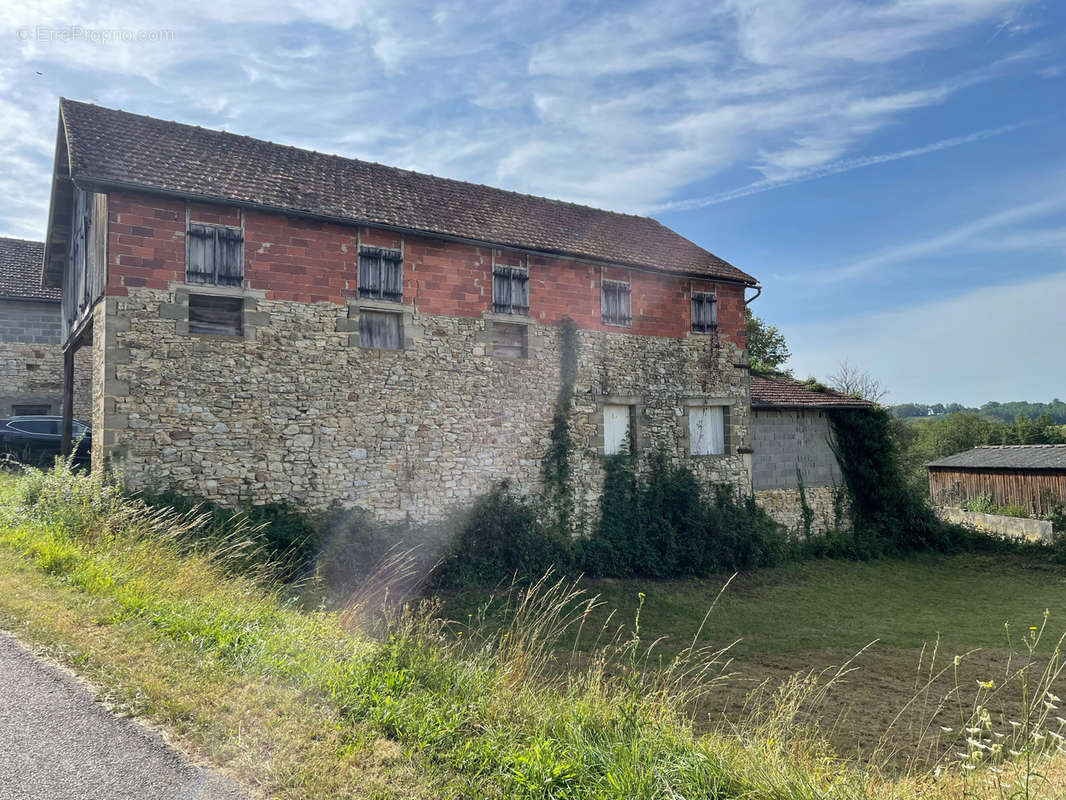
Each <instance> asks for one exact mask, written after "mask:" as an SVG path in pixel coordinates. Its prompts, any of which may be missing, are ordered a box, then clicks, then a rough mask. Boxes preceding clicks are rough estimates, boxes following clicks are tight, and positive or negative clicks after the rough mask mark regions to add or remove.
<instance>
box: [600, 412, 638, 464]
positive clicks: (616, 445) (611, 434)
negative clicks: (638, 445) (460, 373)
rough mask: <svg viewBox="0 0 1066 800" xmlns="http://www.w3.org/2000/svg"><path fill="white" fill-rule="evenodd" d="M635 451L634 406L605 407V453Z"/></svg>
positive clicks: (613, 454)
mask: <svg viewBox="0 0 1066 800" xmlns="http://www.w3.org/2000/svg"><path fill="white" fill-rule="evenodd" d="M631 452H633V406H622V405H605V406H604V407H603V454H604V455H605V456H616V455H621V454H626V453H631Z"/></svg>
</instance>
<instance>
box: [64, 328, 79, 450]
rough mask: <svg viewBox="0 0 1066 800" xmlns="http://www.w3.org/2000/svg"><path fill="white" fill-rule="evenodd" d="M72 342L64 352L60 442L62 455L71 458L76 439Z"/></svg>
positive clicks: (73, 347) (74, 347)
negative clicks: (74, 439)
mask: <svg viewBox="0 0 1066 800" xmlns="http://www.w3.org/2000/svg"><path fill="white" fill-rule="evenodd" d="M76 349H77V346H76V345H75V344H74V343H73V342H71V343H69V344H68V345H67V346H66V348H64V350H63V428H62V439H61V440H60V442H61V444H60V446H61V448H62V453H63V455H64V456H69V455H70V451H71V446H72V444H73V442H72V440H73V438H74V351H75V350H76Z"/></svg>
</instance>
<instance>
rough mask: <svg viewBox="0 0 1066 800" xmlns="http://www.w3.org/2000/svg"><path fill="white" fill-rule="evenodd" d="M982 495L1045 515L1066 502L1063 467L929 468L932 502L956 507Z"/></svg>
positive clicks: (1065, 476)
mask: <svg viewBox="0 0 1066 800" xmlns="http://www.w3.org/2000/svg"><path fill="white" fill-rule="evenodd" d="M1049 493H1050V495H1051V499H1050V501H1049V498H1048V494H1049ZM982 494H984V495H988V496H989V497H991V498H992V501H993V502H994V503H996V505H1001V506H1004V505H1008V504H1010V505H1019V506H1021V507H1022V508H1026V509H1028V510H1029V511H1030V513H1033V514H1046V513H1048V511H1049V510H1050V506H1051V504H1052V503H1054V502H1056V501H1057V502H1066V470H1030V471H1026V470H1018V469H960V468H958V467H930V468H929V496H930V497H931V498H932V501H933V505H937V506H957V505H960V504H961V503H963V502H965V501H966V500H969V499H971V498H974V497H977V496H979V495H982Z"/></svg>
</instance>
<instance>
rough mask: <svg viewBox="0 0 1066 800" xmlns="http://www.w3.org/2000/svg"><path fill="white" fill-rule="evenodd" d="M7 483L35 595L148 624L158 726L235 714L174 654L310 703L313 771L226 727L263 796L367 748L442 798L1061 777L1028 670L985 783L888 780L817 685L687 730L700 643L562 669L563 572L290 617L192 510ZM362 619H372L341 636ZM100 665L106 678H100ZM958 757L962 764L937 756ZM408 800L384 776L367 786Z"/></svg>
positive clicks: (65, 474) (911, 786) (1047, 718)
mask: <svg viewBox="0 0 1066 800" xmlns="http://www.w3.org/2000/svg"><path fill="white" fill-rule="evenodd" d="M4 493H5V494H6V497H5V498H4V499H3V501H2V502H0V548H3V550H4V551H5V552H6V553H8V554H11V553H15V554H19V558H20V559H21V561H22V563H24V564H25V565H26V566H27V567H30V568H32V569H33V570H34V571H35V573H36V574H38V575H42V576H43V575H48V576H51V578H50V580H51V581H53V583H52V584H50V585H53V586H56V587H62V589H63V591H66V592H69V593H70V594H71V596H72V597H73V596H80V597H82V598H84V601H85V602H83V603H81V604H80V605H81V606H84V605H86V604H87V603H88V602H91V603H92V604H93V605H94V606H95V607H96V609H97V610H96V612H95V613H96V614H97V617H96V622H95V625H96V627H98V628H103V629H108V630H114V631H116V632H117V635H119V636H121V635H124V634H123V632H127V631H128V632H130V634H129V635H131V636H132V635H133V632H135V631H138V630H142V629H143V630H148V631H151V632H152V633H153V635H152V636H151V637H141V638H138V639H137V642H138V646H140V647H143V648H145V650H146V652H144V654H143V656H142V657H143V658H145V659H147V660H150V661H151V662H152V663H159V664H161V665H162V664H164V663H165V664H166V665H167V669H166V670H165V671H164V673H163V674H161V675H160V676H159V677H157V678H154V679H153V680H152V688H151V692H152V696H153V697H154V698H155V699H156V700H155V702H156V703H158V704H160V705H162V706H165V708H166V709H168V711H167V712H166V715H168V716H172V717H174V718H178V717H179V716H180V715H181V714H184V715H185V717H188V716H189V715H190V714H197V715H198V714H204V715H206V716H209V715H210V714H212V713H213V712H215V713H225V712H224V710H223V709H222V708H221V707H222V706H225V705H226V704H227V703H231V702H243V700H240V701H238V700H230V699H229V698H226V701H225V702H222V701H223V698H222V697H210V696H205V695H197V698H196V699H195V700H192V699H190V698H188V697H182V696H180V695H175V694H173V692H175V691H177V690H179V688H180V687H182V686H185V685H187V683H185V682H187V681H188V680H190V678H189V676H188V675H187V674H186V673H184V672H182V670H183V669H185V667H184V666H183V665H185V664H188V663H190V659H193V658H194V659H196V660H199V661H200V662H201V663H203V664H204V665H205V667H204V668H205V669H206V668H207V667H206V665H208V664H210V673H209V674H211V675H215V676H225V677H226V680H227V681H228V682H229V684H230V685H234V684H239V683H244V684H245V685H247V686H248V687H249V691H251V695H250V697H254V696H255V695H256V693H257V692H258V693H263V694H268V693H270V692H272V691H274V688H273V687H278V688H279V689H284V690H286V691H287V690H292V691H293V692H295V693H296V696H298V697H300V698H303V700H301V701H300V702H307V701H310V702H313V703H316V704H318V705H320V706H321V707H323V708H324V709H328V712H329V715H330V716H332V719H333V722H332V723H330V725H331V727H329V728H328V729H324V730H322V731H320V732H317V735H324V736H327V737H331V738H329V741H331V742H334V743H335V744H336V746H335V747H334V749H333V751H332V752H333V755H332V756H331V758H332V761H329V760H324V761H321V762H319V763H318V764H317V769H316V770H314V771H308V770H301V769H299V767H298V766H297V762H298V760H293V759H291V758H288V757H287V755H288V754H289V753H290V752H293V751H297V752H298V751H300V749H301V748H303V747H313V745H314V737H315V736H316V731H314V730H313V729H312V730H308V731H306V732H304V731H302V730H301V731H299V735H301V736H308V739H307V741H306V742H302V741H301V742H297V743H293V742H288V741H277V740H272V739H271V738H270V737H271V736H273V735H275V734H274V732H273V731H272V726H269V725H264V726H263V729H262V730H258V729H257V730H255V731H245V734H244V735H246V736H254V737H265V740H266V741H265V743H264V745H263V746H261V747H260V746H258V745H257V746H256V753H258V754H260V757H262V758H263V759H266V760H267V762H268V763H267V764H266V765H263V766H261V767H258V768H255V769H248V770H247V771H244V772H242V775H243V776H244V777H245V779H246V780H250V781H253V782H254V783H255V784H256V788H258V789H260V790H262V791H263V792H265V793H266V794H268V795H270V796H283V797H291V798H295V797H301V798H309V797H331V796H336V791H337V789H336V787H337V785H338V782H339V781H340V779H341V778H342V777H343V776H339V775H338V774H337V772H338V770H339V769H340V768H342V767H343V769H344V770H345V771H349V770H350V771H359V770H360V769H363V770H366V769H368V768H370V767H372V765H373V764H374V763H375V760H374V759H373V758H371V757H370V754H369V752H367V751H368V750H369V749H370V748H375V750H377V749H382V748H387V747H389V746H391V747H393V748H395V750H396V755H395V756H394V761H395V759H397V758H402V759H403V760H405V761H406V762H407V763H412V764H414V769H415V773H416V775H417V783H418V784H419V785H420V786H422V787H433V793H434V794H436V795H437V796H440V797H472V796H477V797H507V798H543V799H544V800H548V799H549V798H571V799H572V800H579V799H581V798H589V800H599V799H600V798H603V799H604V800H605V799H606V798H656V799H658V798H668V797H670V798H672V797H691V798H696V797H699V798H712V800H713V798H721V799H722V800H725V799H726V798H736V797H748V798H782V797H788V798H793V800H815V798H825V797H827V796H833V797H842V798H854V800H859V799H860V798H862V799H863V800H897V798H899V799H901V798H904V797H908V798H910V797H914V796H915V793H916V787H917V786H919V785H920V786H921V787H922V788H921V794H922V796H924V797H929V798H947V797H952V796H957V795H958V793H959V792H960V790H961V789H963V788H965V789H966V790H968V791H970V792H971V795H970V796H973V797H987V798H993V797H995V798H1000V797H1006V796H1008V794H1006V793H1002V792H1000V791H999V790H998V789H997V788H996V785H994V784H993V785H991V786H989V785H986V784H985V783H984V779H985V778H986V777H989V778H991V777H993V776H996V775H998V774H1006V775H1008V777H1007V778H1006V779H1004V780H1006V781H1008V782H1009V783H1010V785H1011V786H1012V787H1013V786H1014V785H1015V782H1016V781H1020V782H1021V785H1022V787H1023V788H1022V790H1021V792H1020V793H1014V794H1013V795H1011V796H1014V797H1019V798H1022V797H1024V798H1036V797H1038V796H1040V797H1044V796H1046V797H1054V796H1058V794H1059V792H1060V790H1061V788H1062V785H1063V784H1062V783H1061V782H1052V780H1053V778H1049V777H1048V776H1054V775H1055V774H1056V773H1055V770H1056V768H1057V767H1056V764H1055V762H1054V761H1053V756H1054V754H1055V744H1056V742H1057V741H1058V740H1057V739H1055V738H1054V737H1053V736H1052V735H1051V734H1052V733H1055V735H1056V736H1058V735H1060V734H1059V729H1058V728H1057V727H1055V724H1054V720H1053V716H1051V715H1049V714H1047V713H1046V710H1045V709H1046V707H1045V706H1044V705H1043V703H1044V702H1045V699H1046V697H1047V692H1049V691H1050V689H1049V688H1048V687H1049V686H1050V681H1051V680H1052V679H1053V677H1054V676H1051V677H1044V673H1041V672H1040V669H1039V668H1037V667H1036V666H1034V667H1033V670H1032V673H1033V676H1034V677H1033V679H1032V681H1031V683H1030V684H1029V685H1030V686H1031V701H1030V702H1029V704H1028V705H1025V706H1024V707H1023V708H1022V709H1021V711H1020V712H1019V716H1018V718H1019V719H1021V720H1022V722H1021V724H1022V725H1024V726H1025V727H1024V728H1023V731H1024V733H1023V734H1022V735H1019V734H1018V733H1017V732H1008V733H1009V736H1010V738H1009V739H1008V740H1006V741H1005V743H1004V744H1003V746H1002V747H1001V748H999V750H998V751H997V753H998V755H997V759H996V760H994V761H993V764H992V765H993V766H995V768H996V769H998V770H1001V772H1000V773H994V772H992V771H990V770H988V769H987V768H986V767H985V766H984V762H983V761H982V760H981V759H979V758H977V757H976V756H973V755H971V754H970V752H969V750H968V747H967V744H966V743H965V742H964V740H963V738H959V739H958V741H959V742H960V744H959V745H958V746H957V747H954V748H951V749H950V750H947V751H945V754H944V755H943V757H942V758H941V760H940V761H939V762H938V764H939V766H940V767H941V771H940V772H939V777H937V775H935V774H934V773H933V772H922V773H921V774H914V775H910V776H907V777H905V778H904V779H902V780H899V781H896V780H891V779H886V778H884V777H883V776H882V775H880V774H878V773H877V772H867V771H864V770H863V769H862V767H861V766H859V765H855V764H851V763H848V762H846V761H843V760H841V759H839V758H837V757H836V756H835V755H834V754H833V753H832V752H831V751H830V750H829V749H827V747H826V746H825V745H824V744H823V743H822V742H821V741H820V740H819V738H818V735H817V733H816V732H815V731H812V729H811V728H810V726H809V725H807V724H804V722H803V719H802V716H801V709H802V708H803V703H804V698H805V697H810V696H812V695H817V694H818V693H819V692H821V690H822V686H821V684H819V681H818V679H817V678H816V677H812V678H810V679H808V680H802V679H801V680H797V681H793V682H791V683H790V684H788V685H787V686H786V687H785V688H784V689H782V691H781V692H778V693H775V694H773V696H772V702H770V703H768V704H767V705H766V706H765V707H764V708H763V709H762V710H761V711H760V713H759V714H757V715H755V716H753V717H751V718H750V719H749V721H748V722H741V723H737V724H736V725H735V726H725V727H717V728H715V729H712V730H710V731H708V732H706V733H704V734H696V733H694V732H693V723H694V721H695V720H694V717H693V714H694V713H695V709H697V708H698V707H699V705H698V701H699V699H700V698H701V697H703V696H704V695H706V694H707V693H708V692H711V691H714V690H715V687H716V686H718V685H719V683H718V682H719V680H720V678H719V675H720V673H721V671H722V668H723V664H724V658H725V654H724V653H723V651H721V650H718V649H716V648H714V647H713V646H710V647H705V646H704V645H703V634H702V631H701V630H699V629H697V630H695V631H693V632H692V639H691V642H692V644H691V645H690V646H688V647H686V648H684V649H683V650H681V651H680V652H679V653H678V654H677V655H676V656H669V657H664V658H659V657H657V656H656V655H655V650H654V649H651V650H649V646H648V644H647V643H646V641H645V640H644V639H643V638H642V634H641V624H640V617H639V608H640V606H639V605H638V611H637V615H636V616H635V618H634V619H633V620H632V624H631V625H627V626H625V627H624V628H622V629H620V630H615V629H612V628H611V627H607V628H606V629H605V630H604V638H603V639H602V641H601V643H600V644H598V645H594V646H593V647H591V648H590V649H589V650H587V651H586V652H585V653H583V654H582V657H581V658H580V659H578V658H575V659H573V660H572V661H571V662H570V663H569V664H566V663H565V662H563V663H560V662H559V660H558V653H559V652H560V651H562V652H565V649H564V648H565V642H566V640H567V639H568V637H573V636H576V635H578V634H579V632H580V630H581V628H582V627H583V626H584V625H586V624H587V623H588V620H589V619H590V614H591V613H592V611H594V610H595V608H596V601H595V600H594V599H591V598H588V597H587V596H585V595H583V593H582V592H581V591H580V590H579V589H578V588H576V587H575V586H574V585H573V584H571V583H568V582H566V581H555V580H554V579H548V580H542V581H539V582H534V583H533V584H532V585H530V586H528V587H524V588H519V589H517V590H516V592H515V595H514V602H513V605H512V606H511V607H510V609H509V613H508V615H507V620H508V621H507V624H506V626H505V627H504V628H503V629H502V630H499V629H497V628H496V627H495V626H485V625H483V624H482V623H481V619H480V615H478V614H474V615H472V616H471V617H470V618H468V619H467V620H466V621H465V622H463V623H455V622H447V621H445V620H443V619H441V618H440V616H439V615H438V614H437V613H436V612H435V608H434V607H433V606H432V605H425V604H422V605H418V606H406V607H401V608H393V609H392V610H385V611H381V612H379V613H377V614H370V613H369V611H371V610H368V609H357V608H351V607H349V608H345V609H342V610H339V611H337V612H332V611H325V610H321V609H318V610H313V611H303V610H300V608H299V606H297V605H296V604H294V603H293V602H292V600H291V599H290V598H289V597H288V596H287V595H286V591H285V589H284V586H283V584H280V583H278V582H277V581H276V576H275V574H274V573H272V572H270V571H265V572H262V571H261V572H258V573H256V574H235V573H234V572H233V571H232V570H230V569H229V568H228V563H229V561H230V559H231V558H233V557H234V555H233V554H234V553H235V552H239V551H240V549H241V548H242V547H244V546H245V545H244V543H243V540H240V539H238V541H234V542H228V543H226V542H217V543H216V544H215V546H213V547H212V548H211V549H206V548H189V547H188V546H187V543H188V542H190V541H203V539H202V537H198V536H196V534H195V529H196V526H197V525H198V524H200V522H201V521H200V520H197V519H194V518H190V517H189V516H188V515H181V514H177V513H175V512H173V511H164V510H158V509H155V510H153V509H152V508H150V507H149V506H147V505H146V504H145V503H144V502H143V501H139V500H137V499H131V498H128V497H124V496H123V495H122V493H121V492H119V491H118V490H117V489H116V488H114V487H112V486H110V485H109V484H107V483H106V482H105V481H104V480H103V479H101V478H99V477H95V476H88V475H78V474H72V473H71V472H70V471H69V470H68V469H67V468H66V467H65V465H63V464H60V465H59V466H58V467H57V468H56V469H55V470H52V471H49V472H47V473H42V472H37V471H32V470H30V471H27V472H26V473H25V474H24V475H23V476H21V477H19V478H16V479H14V483H13V484H10V485H8V486H7V487H5V489H4ZM5 563H6V562H5ZM5 607H8V608H10V607H11V604H10V603H7V602H6V601H5ZM20 613H23V614H27V615H32V614H33V613H34V612H33V611H32V610H29V609H23V610H22V611H21V612H20ZM371 617H373V619H374V622H373V624H366V625H364V626H360V627H353V621H355V620H367V619H368V618H371ZM371 631H372V632H373V635H371V634H370V633H368V632H371ZM1032 638H1033V640H1034V642H1036V637H1035V636H1034V637H1032ZM84 641H85V642H86V646H87V647H92V645H91V643H89V640H84ZM1034 646H1035V645H1034ZM90 652H91V653H92V657H93V658H109V657H113V656H111V655H110V654H109V652H108V651H104V650H91V651H90ZM1052 655H1054V653H1052ZM164 659H165V660H164ZM1052 660H1053V661H1055V663H1058V661H1057V660H1056V659H1054V658H1053V659H1052ZM1034 665H1035V662H1034ZM99 674H100V675H102V676H104V677H105V679H108V680H115V677H114V673H113V672H109V671H107V669H106V668H105V669H103V670H101V672H100V673H99ZM107 676H111V677H110V678H108V677H107ZM183 681H184V682H183ZM218 685H221V683H219V684H218ZM128 691H130V692H133V693H136V691H137V689H136V687H129V689H128ZM1051 702H1052V705H1054V701H1051ZM215 705H218V706H220V708H219V709H218V710H217V712H216V709H215V708H213V706H215ZM179 709H184V710H183V711H180V710H179ZM957 716H958V718H959V719H960V720H961V721H962V725H964V726H965V725H966V724H967V723H968V722H969V721H971V720H973V719H974V717H973V715H972V714H971V713H970V712H969V711H967V710H966V709H959V713H958V715H957ZM973 727H975V728H977V733H975V734H973V735H971V738H972V739H973V741H975V742H979V743H981V744H982V745H984V744H985V739H986V733H987V739H988V741H989V744H987V745H985V746H987V747H991V746H992V744H993V743H994V742H993V736H994V733H995V732H998V731H999V728H998V727H992V726H988V727H987V728H986V727H982V725H981V723H980V720H979V719H977V720H976V722H975V724H974V725H973ZM192 730H195V727H194V728H193V729H192ZM285 730H286V731H288V732H289V733H293V734H294V735H295V729H293V728H291V727H287V728H286V729H285ZM959 730H960V731H962V730H963V729H961V728H960V729H959ZM241 735H242V733H241V729H240V728H239V726H234V729H233V730H230V731H228V732H227V733H226V734H224V735H223V737H222V739H221V740H220V741H216V742H215V744H214V746H213V747H212V748H211V751H210V752H211V753H212V754H216V753H217V754H226V755H225V756H222V755H220V756H219V757H220V758H222V759H223V761H227V758H228V759H240V758H244V756H243V750H244V747H242V746H241V745H240V743H239V738H240V736H241ZM937 735H938V736H940V734H937ZM964 735H965V734H964V733H960V734H958V736H959V737H963V736H964ZM955 736H956V735H955V734H950V735H948V738H949V740H951V741H955ZM1038 737H1039V738H1038ZM231 738H232V739H233V741H232V742H231V741H230V739H231ZM1007 745H1009V748H1008V747H1007ZM974 747H975V745H974ZM956 750H958V751H960V752H961V753H962V756H961V757H960V756H956V755H952V754H951V753H953V752H954V751H956ZM1011 750H1013V751H1014V752H1016V753H1017V755H1014V754H1012V753H1011V752H1010V751H1011ZM314 752H315V753H316V755H317V756H318V757H323V756H322V751H321V750H315V751H314ZM982 752H983V751H982ZM352 753H365V754H366V756H365V759H364V760H363V762H362V764H360V763H358V762H354V763H353V761H352V760H351V754H352ZM274 759H279V760H278V761H274ZM1000 759H1002V760H1000ZM227 763H228V761H227ZM279 764H281V765H284V769H283V770H279V769H278V768H277V767H278V765H279ZM934 766H935V765H934ZM424 792H425V790H424V789H422V790H419V789H418V787H417V786H416V787H414V791H412V787H411V786H407V785H399V786H396V787H390V786H388V785H383V786H379V787H377V788H376V789H375V790H374V794H373V796H375V797H379V798H380V797H385V796H398V797H401V796H411V795H419V794H424Z"/></svg>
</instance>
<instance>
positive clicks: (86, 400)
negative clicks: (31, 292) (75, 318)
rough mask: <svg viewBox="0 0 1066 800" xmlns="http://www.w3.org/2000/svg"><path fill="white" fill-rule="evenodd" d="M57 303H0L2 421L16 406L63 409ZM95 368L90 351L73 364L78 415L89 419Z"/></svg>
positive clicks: (0, 396)
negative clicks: (42, 406) (92, 376)
mask: <svg viewBox="0 0 1066 800" xmlns="http://www.w3.org/2000/svg"><path fill="white" fill-rule="evenodd" d="M60 337H61V323H60V310H59V304H58V303H34V302H22V301H10V300H0V417H3V416H7V415H9V414H12V413H14V406H15V405H16V404H17V405H23V404H33V405H42V404H43V405H48V406H49V407H50V408H49V413H51V414H59V413H61V410H62V406H63V350H62V348H61V346H60ZM91 364H92V359H91V356H90V355H89V353H88V350H87V348H83V349H82V350H80V351H79V352H78V353H77V355H76V356H75V360H74V381H75V384H74V416H75V417H77V418H79V419H82V420H87V418H88V415H89V413H90V405H91Z"/></svg>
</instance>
